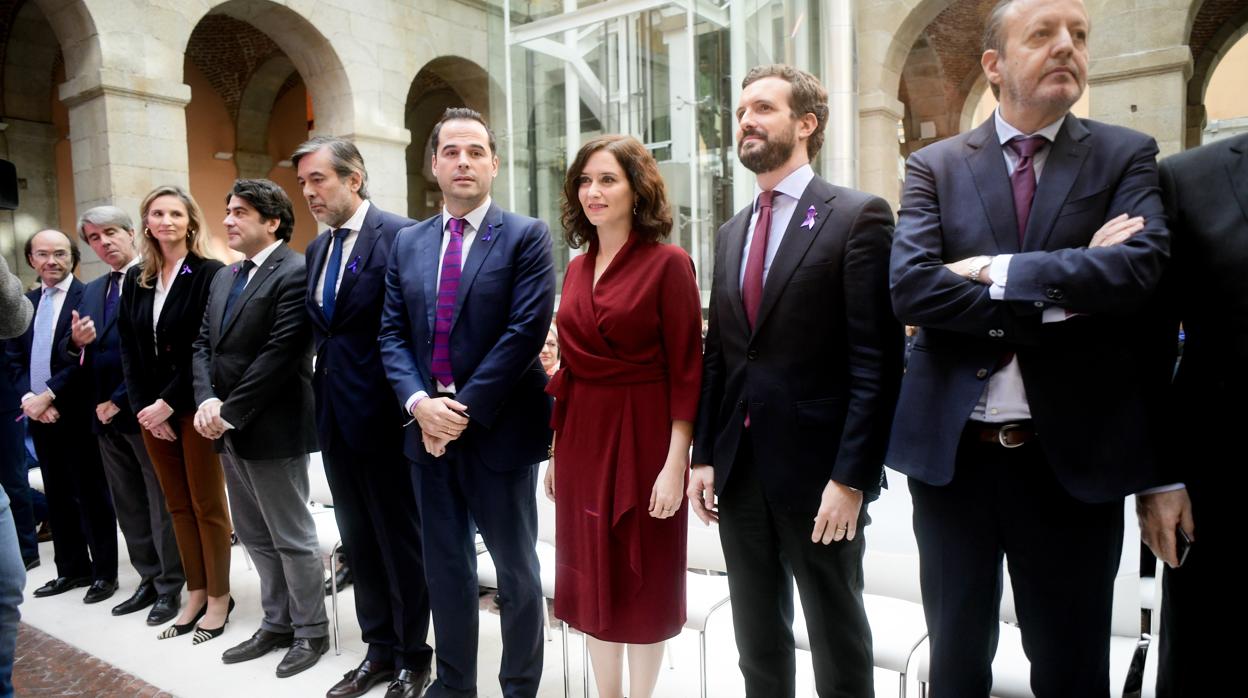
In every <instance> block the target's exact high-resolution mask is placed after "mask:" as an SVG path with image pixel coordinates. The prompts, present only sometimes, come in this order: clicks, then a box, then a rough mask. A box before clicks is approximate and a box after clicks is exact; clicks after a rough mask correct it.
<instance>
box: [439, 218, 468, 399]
mask: <svg viewBox="0 0 1248 698" xmlns="http://www.w3.org/2000/svg"><path fill="white" fill-rule="evenodd" d="M446 232H447V234H448V235H450V236H451V237H450V239H449V240H448V241H447V243H446V253H445V254H443V255H442V277H441V281H440V282H439V283H438V306H437V311H436V312H435V314H434V321H433V377H434V378H436V379H438V382H439V383H441V384H442V385H444V386H446V385H454V384H455V375H454V374H453V373H452V372H451V317H452V316H453V315H454V314H455V297H456V296H457V295H458V294H459V274H460V267H461V266H462V265H461V263H460V260H461V257H462V253H463V249H464V219H463V218H452V219H450V220H449V221H447V222H446Z"/></svg>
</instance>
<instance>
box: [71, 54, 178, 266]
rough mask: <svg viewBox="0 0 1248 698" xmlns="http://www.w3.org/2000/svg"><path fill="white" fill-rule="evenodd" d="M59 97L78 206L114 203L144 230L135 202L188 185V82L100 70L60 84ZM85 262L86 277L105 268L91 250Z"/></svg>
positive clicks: (84, 259) (137, 203) (76, 204)
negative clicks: (158, 189) (65, 112)
mask: <svg viewBox="0 0 1248 698" xmlns="http://www.w3.org/2000/svg"><path fill="white" fill-rule="evenodd" d="M60 96H61V102H63V103H64V104H65V106H66V107H67V108H68V109H69V139H70V144H71V147H72V149H73V150H72V152H73V162H74V198H75V202H74V204H75V207H76V209H77V211H79V212H81V211H84V210H86V209H88V208H90V207H92V206H99V205H102V204H111V205H113V206H118V207H120V208H122V209H124V210H126V211H127V212H129V213H130V214H131V215H132V216H134V217H135V226H136V228H140V229H141V228H142V221H140V220H139V219H138V216H139V204H140V203H142V201H143V197H144V196H146V195H147V193H148V192H149V191H151V190H152V189H153V188H155V187H156V186H158V185H161V184H177V185H181V186H184V187H185V186H188V183H189V181H190V176H189V174H188V167H187V152H186V112H185V107H186V105H187V103H189V102H190V100H191V88H190V86H189V85H185V84H182V83H177V82H164V81H160V80H156V79H148V78H142V77H138V76H134V75H128V74H123V73H119V72H115V71H110V70H101V71H100V72H99V73H96V74H93V75H84V76H81V77H77V78H74V79H71V80H69V81H67V82H65V83H62V84H61V86H60ZM88 260H90V262H88ZM82 266H83V268H82V270H81V272H80V276H81V277H82V278H84V279H91V278H94V277H95V276H98V275H99V274H102V273H103V272H104V271H105V265H104V264H103V263H102V262H99V261H98V260H96V259H94V255H91V254H84V255H83V265H82Z"/></svg>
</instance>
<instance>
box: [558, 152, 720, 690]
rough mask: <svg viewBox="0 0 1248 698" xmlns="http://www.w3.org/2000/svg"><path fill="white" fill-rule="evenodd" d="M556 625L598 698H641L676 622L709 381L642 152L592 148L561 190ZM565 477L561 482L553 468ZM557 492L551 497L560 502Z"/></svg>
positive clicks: (691, 303)
mask: <svg viewBox="0 0 1248 698" xmlns="http://www.w3.org/2000/svg"><path fill="white" fill-rule="evenodd" d="M564 197H565V200H564V203H563V225H564V229H565V237H566V239H567V242H568V244H569V245H570V246H572V247H575V248H579V247H581V246H582V245H584V244H586V243H588V245H589V250H588V252H587V253H586V254H584V255H580V256H578V257H576V258H575V259H573V260H572V262H571V264H569V265H568V271H567V274H566V275H565V277H564V282H563V298H562V301H561V304H560V308H559V317H558V327H559V349H560V359H561V362H562V363H561V368H560V369H559V371H558V372H557V373H556V374H555V376H554V378H553V379H552V380H551V383H550V387H549V388H548V389H547V391H548V392H550V393H551V394H552V395H554V396H555V414H554V417H553V426H554V428H555V447H554V458H553V459H552V460H551V462H550V466H549V468H548V469H547V471H546V483H545V487H546V493H547V496H549V497H550V498H551V499H554V501H555V512H556V522H557V524H556V542H555V550H556V556H555V560H556V571H555V615H556V616H557V617H559V618H561V619H563V620H564V621H565V622H567V623H568V624H569V625H571V626H572V627H574V628H577V629H579V630H581V631H582V632H583V633H584V634H585V636H586V638H587V642H588V644H589V653H590V659H591V661H592V663H593V667H594V676H595V680H596V682H597V684H598V694H599V695H600V696H602V698H619V696H621V695H622V678H623V676H622V674H623V659H624V654H625V648H627V654H628V670H629V681H628V683H629V693H630V695H631V696H632V697H633V698H648V697H649V696H650V695H652V694H653V692H654V687H655V683H656V682H657V681H658V673H659V667H660V665H661V663H662V659H663V643H664V642H665V641H666V640H667V639H669V638H671V637H674V636H676V635H677V634H679V633H680V630H681V627H682V626H683V625H684V622H685V540H686V534H687V525H688V516H687V515H686V511H685V501H684V492H685V481H686V475H687V472H688V469H689V442H690V439H691V438H692V436H693V419H694V416H695V415H696V413H697V406H698V392H699V388H700V383H701V377H702V355H701V349H702V344H701V321H702V310H701V300H700V296H699V294H698V285H697V280H696V278H695V277H694V271H693V263H692V261H691V260H690V259H689V255H688V254H686V253H685V251H684V250H682V249H681V248H679V247H677V246H675V245H670V244H665V243H662V242H660V241H661V240H662V239H663V238H666V237H667V236H668V234H669V233H670V232H671V228H672V216H671V211H670V209H669V208H668V205H667V194H666V191H665V188H664V185H663V180H662V178H661V177H660V176H659V169H658V165H657V163H655V161H654V158H653V157H652V156H651V155H650V153H649V152H647V151H646V149H645V147H643V146H642V145H641V143H639V142H638V141H637V140H636V139H635V138H632V137H629V136H603V137H601V138H597V139H595V140H592V141H590V142H588V143H586V144H585V146H584V147H582V148H581V150H580V152H579V153H578V154H577V157H576V161H575V162H574V163H573V164H572V168H571V169H570V170H569V171H568V177H567V180H566V183H565V185H564ZM556 463H557V464H558V468H556V466H555V464H556ZM556 493H557V496H556Z"/></svg>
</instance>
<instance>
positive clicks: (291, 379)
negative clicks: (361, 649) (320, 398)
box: [193, 179, 329, 678]
mask: <svg viewBox="0 0 1248 698" xmlns="http://www.w3.org/2000/svg"><path fill="white" fill-rule="evenodd" d="M294 224H295V216H294V211H293V209H292V207H291V203H290V199H289V198H287V196H286V193H285V192H284V191H282V188H281V187H279V186H278V185H277V184H275V183H273V182H271V181H269V180H267V179H240V180H237V181H235V182H234V188H233V190H232V191H231V192H230V196H229V198H228V200H227V204H226V216H225V230H226V233H227V234H228V235H229V244H230V249H233V250H235V251H237V252H241V253H242V254H244V255H246V257H247V258H246V259H245V260H244V261H242V262H239V263H237V264H235V265H233V266H232V267H222V268H221V269H220V270H219V271H218V272H217V275H216V278H214V279H213V282H212V290H211V291H210V293H209V296H208V307H207V311H206V312H205V313H204V324H203V328H202V329H201V330H200V333H199V338H198V339H197V340H196V341H195V360H194V363H193V367H194V374H195V401H196V403H198V404H199V411H198V412H197V413H196V414H195V429H196V431H198V432H199V433H200V434H202V435H203V436H205V437H206V438H210V439H219V441H218V442H217V445H218V448H219V449H220V452H221V464H222V465H223V466H224V468H225V478H226V488H227V490H228V492H229V495H230V514H231V518H232V519H233V521H234V531H235V532H236V533H237V534H238V538H239V540H241V541H242V542H243V545H245V546H247V552H248V553H250V554H251V558H252V560H254V561H255V563H256V571H257V572H258V573H259V574H260V603H261V606H262V607H263V608H264V619H263V620H262V621H261V623H260V629H259V630H257V631H256V632H255V634H254V635H252V637H251V638H250V639H248V640H247V641H245V642H243V643H242V644H239V645H236V646H234V647H231V648H230V649H228V650H226V651H225V653H224V654H223V655H222V656H221V659H222V661H224V662H225V663H226V664H234V663H236V662H243V661H247V660H251V659H256V658H258V657H262V656H264V655H265V654H268V653H269V652H270V651H272V650H273V649H274V648H277V647H290V649H289V650H288V651H287V652H286V656H284V657H283V658H282V660H281V662H280V663H279V664H278V665H277V676H278V678H285V677H288V676H294V675H295V674H298V673H299V672H301V671H304V670H305V669H308V668H310V667H311V666H313V665H314V664H316V663H317V661H319V660H320V658H321V655H322V654H324V653H325V650H326V649H328V648H329V634H328V629H329V621H328V618H327V617H326V615H325V599H324V596H323V595H322V593H321V578H322V571H323V568H322V566H321V558H320V552H319V545H318V543H317V537H316V524H315V523H313V521H312V514H311V513H310V512H309V511H308V492H309V482H308V454H309V453H311V452H312V451H315V450H316V427H315V424H314V420H313V413H312V412H313V405H312V383H311V379H312V352H311V329H310V327H309V324H308V314H307V311H306V310H304V307H303V295H304V288H305V287H306V285H307V271H306V269H305V268H304V260H303V255H301V254H299V253H297V252H293V251H291V249H290V248H289V247H288V246H287V245H286V243H287V242H289V241H290V236H291V233H292V232H293V231H294ZM200 632H204V631H203V630H201V631H200Z"/></svg>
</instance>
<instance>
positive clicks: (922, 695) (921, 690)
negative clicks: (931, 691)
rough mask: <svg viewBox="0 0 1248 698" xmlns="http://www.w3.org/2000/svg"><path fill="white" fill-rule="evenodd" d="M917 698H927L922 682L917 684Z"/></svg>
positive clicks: (924, 684)
mask: <svg viewBox="0 0 1248 698" xmlns="http://www.w3.org/2000/svg"><path fill="white" fill-rule="evenodd" d="M919 698H927V683H926V682H924V681H920V682H919Z"/></svg>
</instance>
